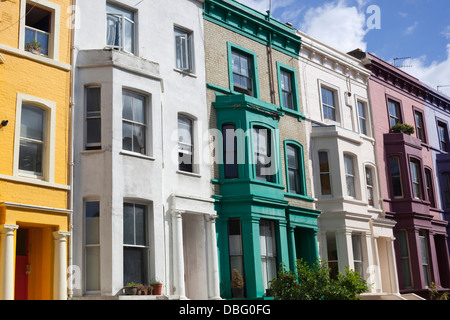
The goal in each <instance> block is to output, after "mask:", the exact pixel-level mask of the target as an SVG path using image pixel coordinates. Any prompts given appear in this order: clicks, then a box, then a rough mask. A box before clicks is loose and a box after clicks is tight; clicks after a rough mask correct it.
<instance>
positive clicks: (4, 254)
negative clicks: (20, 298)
mask: <svg viewBox="0 0 450 320" xmlns="http://www.w3.org/2000/svg"><path fill="white" fill-rule="evenodd" d="M18 228H19V226H17V225H8V224H4V225H2V226H0V244H1V248H0V277H1V278H0V280H1V281H0V300H14V260H15V254H14V231H15V230H16V229H18Z"/></svg>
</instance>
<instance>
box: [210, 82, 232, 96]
mask: <svg viewBox="0 0 450 320" xmlns="http://www.w3.org/2000/svg"><path fill="white" fill-rule="evenodd" d="M206 88H207V89H211V90H214V91H217V92H220V93H223V94H231V91H230V90H229V89H226V88H223V87H221V86H216V85H215V84H212V83H207V84H206ZM216 94H217V93H216Z"/></svg>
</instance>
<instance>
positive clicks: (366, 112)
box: [356, 98, 371, 137]
mask: <svg viewBox="0 0 450 320" xmlns="http://www.w3.org/2000/svg"><path fill="white" fill-rule="evenodd" d="M360 104H361V105H362V108H363V110H364V115H362V114H361V113H360ZM356 105H357V111H358V128H359V133H360V134H363V135H365V136H368V137H370V136H371V132H370V117H369V108H368V103H367V101H365V100H362V99H359V98H358V99H357V100H356ZM361 121H363V122H364V130H365V131H366V132H363V130H362V128H361Z"/></svg>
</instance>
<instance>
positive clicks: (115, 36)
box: [106, 14, 122, 47]
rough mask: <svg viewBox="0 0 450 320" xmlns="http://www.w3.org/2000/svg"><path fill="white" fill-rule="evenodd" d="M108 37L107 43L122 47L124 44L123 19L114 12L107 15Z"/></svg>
mask: <svg viewBox="0 0 450 320" xmlns="http://www.w3.org/2000/svg"><path fill="white" fill-rule="evenodd" d="M106 28H107V38H106V44H107V45H109V46H114V47H121V44H122V19H121V18H120V17H117V16H115V15H113V14H108V15H107V26H106Z"/></svg>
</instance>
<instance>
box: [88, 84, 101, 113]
mask: <svg viewBox="0 0 450 320" xmlns="http://www.w3.org/2000/svg"><path fill="white" fill-rule="evenodd" d="M100 93H101V90H100V88H98V87H95V88H94V87H89V88H86V111H87V114H88V115H92V116H94V115H98V114H99V112H100Z"/></svg>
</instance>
